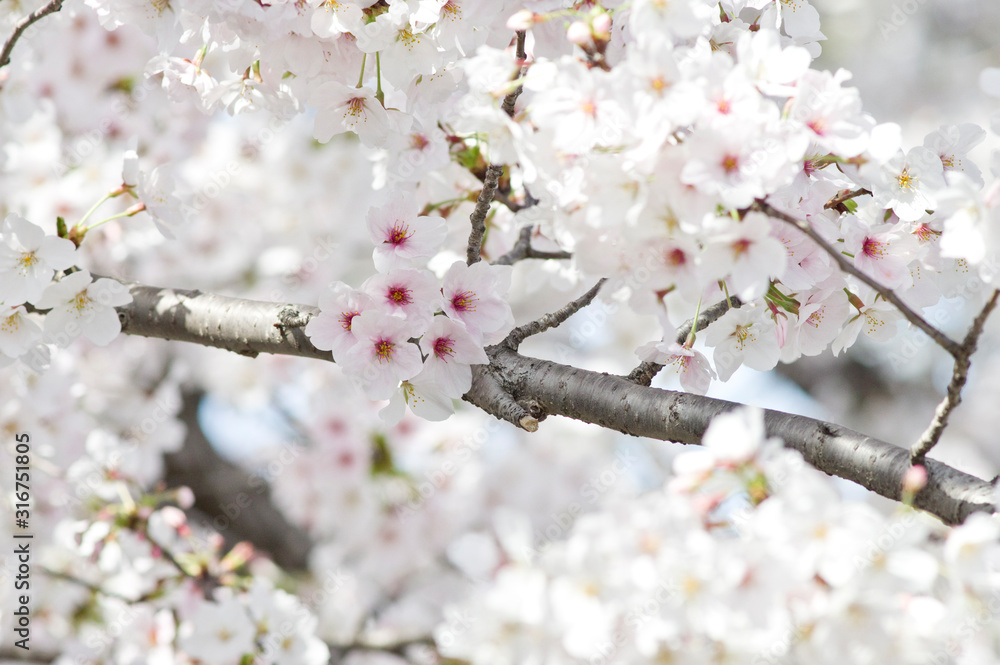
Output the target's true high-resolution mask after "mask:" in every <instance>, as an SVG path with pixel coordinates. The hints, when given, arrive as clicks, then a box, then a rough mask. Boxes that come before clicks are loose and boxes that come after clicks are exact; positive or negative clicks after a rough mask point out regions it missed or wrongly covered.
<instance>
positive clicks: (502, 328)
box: [441, 261, 514, 344]
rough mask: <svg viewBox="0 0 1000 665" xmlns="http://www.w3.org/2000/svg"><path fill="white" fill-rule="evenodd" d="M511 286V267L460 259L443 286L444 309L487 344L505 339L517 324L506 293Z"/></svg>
mask: <svg viewBox="0 0 1000 665" xmlns="http://www.w3.org/2000/svg"><path fill="white" fill-rule="evenodd" d="M509 288H510V268H509V267H506V266H491V265H489V264H487V263H484V262H482V261H480V262H479V263H474V264H472V265H471V266H467V265H465V263H463V262H461V261H456V262H455V263H453V264H452V266H451V268H449V269H448V272H447V273H445V276H444V281H443V284H442V287H441V293H442V297H443V299H444V312H445V314H447V315H448V316H449V317H451V318H452V319H455V320H456V321H461V322H462V323H464V324H465V327H466V329H467V330H468V331H469V334H471V335H472V336H473V337H474V338H476V339H477V340H481V341H482V342H483V343H485V344H493V343H495V342H498V341H500V340H501V339H503V338H504V337H505V336H506V335H507V333H508V332H510V329H511V328H513V327H514V314H513V313H512V312H511V309H510V305H509V304H508V303H507V301H506V300H504V298H503V296H504V294H506V293H507V289H509Z"/></svg>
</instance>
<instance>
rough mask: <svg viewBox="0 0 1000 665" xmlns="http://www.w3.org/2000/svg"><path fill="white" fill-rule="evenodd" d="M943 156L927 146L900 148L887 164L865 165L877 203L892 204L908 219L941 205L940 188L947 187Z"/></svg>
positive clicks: (864, 168)
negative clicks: (938, 199)
mask: <svg viewBox="0 0 1000 665" xmlns="http://www.w3.org/2000/svg"><path fill="white" fill-rule="evenodd" d="M943 169H944V167H943V165H942V163H941V159H940V158H939V157H938V156H937V155H935V154H934V153H933V152H931V151H930V150H928V149H927V148H924V147H916V148H912V149H911V150H910V151H909V152H908V153H906V154H905V155H904V154H903V153H902V151H900V152H899V153H898V154H896V155H895V156H893V157H891V158H890V159H889V160H888V161H887V162H886V163H885V165H884V166H877V165H865V167H862V174H863V175H867V177H868V178H870V179H871V190H872V193H873V198H874V203H875V205H877V206H880V207H882V208H892V210H893V212H895V213H896V215H898V216H899V218H900V219H901V220H903V221H905V222H912V221H915V220H917V219H919V218H920V217H921V215H923V214H924V211H926V210H933V209H934V208H935V207H936V205H937V192H938V191H940V190H941V189H942V188H943V187H944V177H943Z"/></svg>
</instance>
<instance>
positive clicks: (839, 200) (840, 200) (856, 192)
mask: <svg viewBox="0 0 1000 665" xmlns="http://www.w3.org/2000/svg"><path fill="white" fill-rule="evenodd" d="M864 194H871V191H869V190H867V189H865V188H864V187H858V188H857V189H853V190H852V189H844V190H841V191H839V192H837V195H836V196H834V197H833V198H832V199H830V200H829V201H827V202H826V203H824V204H823V209H824V210H830V209H832V208H837V209H838V210H839V209H840V206H842V205H843V204H844V202H845V201H850V200H851V199H853V198H854V197H856V196H862V195H864Z"/></svg>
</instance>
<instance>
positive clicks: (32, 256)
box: [0, 213, 76, 306]
mask: <svg viewBox="0 0 1000 665" xmlns="http://www.w3.org/2000/svg"><path fill="white" fill-rule="evenodd" d="M75 249H76V248H75V247H74V246H73V243H72V242H70V241H69V240H66V239H64V238H57V237H55V236H47V235H45V232H44V231H42V229H41V228H39V227H37V226H35V225H34V224H32V223H31V222H29V221H28V220H26V219H24V218H23V217H21V216H20V215H18V214H16V213H11V214H9V215H7V217H6V218H5V219H4V221H3V225H2V226H0V303H6V304H8V305H12V306H14V305H20V304H21V303H24V302H32V303H34V302H35V301H36V300H38V298H39V297H41V295H42V291H44V290H45V287H46V286H48V284H49V282H50V281H51V280H52V275H53V274H54V273H55V271H56V270H62V269H64V268H68V267H69V266H71V265H72V264H73V254H74V251H75ZM36 304H37V303H36Z"/></svg>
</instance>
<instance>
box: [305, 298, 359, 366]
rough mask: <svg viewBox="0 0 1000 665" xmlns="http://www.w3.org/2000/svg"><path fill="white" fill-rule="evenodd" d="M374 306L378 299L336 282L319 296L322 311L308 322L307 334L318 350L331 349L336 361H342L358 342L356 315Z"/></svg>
mask: <svg viewBox="0 0 1000 665" xmlns="http://www.w3.org/2000/svg"><path fill="white" fill-rule="evenodd" d="M374 307H375V301H374V300H372V297H371V296H369V295H368V294H367V293H364V292H362V291H358V290H356V289H352V288H351V287H349V286H348V285H347V284H344V283H343V282H334V283H333V284H332V285H331V286H330V289H329V290H327V291H324V292H323V294H322V295H320V297H319V309H320V313H319V315H318V316H314V317H313V318H312V319H311V320H310V321H309V323H308V324H306V328H305V332H306V335H308V336H309V338H310V339H311V340H312V343H313V345H314V346H315V347H316V348H317V349H323V350H324V351H332V352H333V358H334V360H335V361H337V362H338V363H339V362H343V360H344V358H346V357H347V354H348V353H350V352H351V349H352V348H354V345H355V344H356V343H357V338H355V337H354V334H353V332H352V326H351V323H352V321H353V320H354V317H356V316H358V315H359V314H361V313H362V312H364V311H366V310H368V309H372V308H374Z"/></svg>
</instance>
